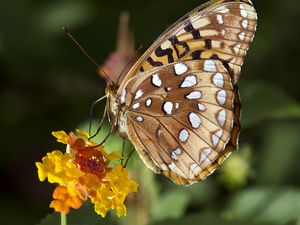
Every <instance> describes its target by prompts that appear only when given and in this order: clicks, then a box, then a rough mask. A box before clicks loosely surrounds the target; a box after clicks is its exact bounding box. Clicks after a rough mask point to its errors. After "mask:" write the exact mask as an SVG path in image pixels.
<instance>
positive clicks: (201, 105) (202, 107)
mask: <svg viewBox="0 0 300 225" xmlns="http://www.w3.org/2000/svg"><path fill="white" fill-rule="evenodd" d="M198 109H199V110H200V111H202V112H203V111H205V109H206V108H205V106H204V105H203V104H201V103H198Z"/></svg>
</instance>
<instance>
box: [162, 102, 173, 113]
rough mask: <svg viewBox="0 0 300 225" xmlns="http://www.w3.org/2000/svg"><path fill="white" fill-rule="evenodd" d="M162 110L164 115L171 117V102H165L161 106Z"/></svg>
mask: <svg viewBox="0 0 300 225" xmlns="http://www.w3.org/2000/svg"><path fill="white" fill-rule="evenodd" d="M163 109H164V111H165V113H166V114H168V115H171V114H172V111H173V103H172V102H165V103H164V105H163Z"/></svg>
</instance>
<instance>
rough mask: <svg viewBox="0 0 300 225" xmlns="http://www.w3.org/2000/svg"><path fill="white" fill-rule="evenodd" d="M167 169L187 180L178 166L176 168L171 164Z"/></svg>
mask: <svg viewBox="0 0 300 225" xmlns="http://www.w3.org/2000/svg"><path fill="white" fill-rule="evenodd" d="M169 168H170V170H171V171H172V172H174V173H176V174H178V175H179V176H182V177H184V178H187V177H186V176H185V175H184V173H183V172H182V171H181V170H180V169H179V168H178V166H176V164H175V163H174V162H172V163H171V164H170V165H169Z"/></svg>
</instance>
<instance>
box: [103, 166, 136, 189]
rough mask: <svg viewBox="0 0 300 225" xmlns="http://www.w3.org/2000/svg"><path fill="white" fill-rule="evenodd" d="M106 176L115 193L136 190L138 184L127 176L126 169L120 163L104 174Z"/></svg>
mask: <svg viewBox="0 0 300 225" xmlns="http://www.w3.org/2000/svg"><path fill="white" fill-rule="evenodd" d="M106 178H107V179H108V181H109V183H110V186H111V188H112V189H113V191H114V192H116V193H117V192H119V191H122V192H124V193H126V194H128V193H130V192H136V191H137V188H138V184H137V183H136V182H135V181H133V180H130V179H129V178H128V171H127V170H126V169H125V168H124V167H123V166H122V165H117V166H116V167H115V168H114V170H113V171H111V172H109V173H108V174H107V175H106Z"/></svg>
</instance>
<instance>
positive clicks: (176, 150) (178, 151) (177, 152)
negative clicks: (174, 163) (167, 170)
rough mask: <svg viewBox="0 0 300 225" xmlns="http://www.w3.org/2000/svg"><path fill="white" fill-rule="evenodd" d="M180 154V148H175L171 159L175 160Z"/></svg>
mask: <svg viewBox="0 0 300 225" xmlns="http://www.w3.org/2000/svg"><path fill="white" fill-rule="evenodd" d="M181 152H182V151H181V149H180V148H176V149H175V150H174V151H172V159H174V160H177V159H178V156H179V155H180V154H181Z"/></svg>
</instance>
